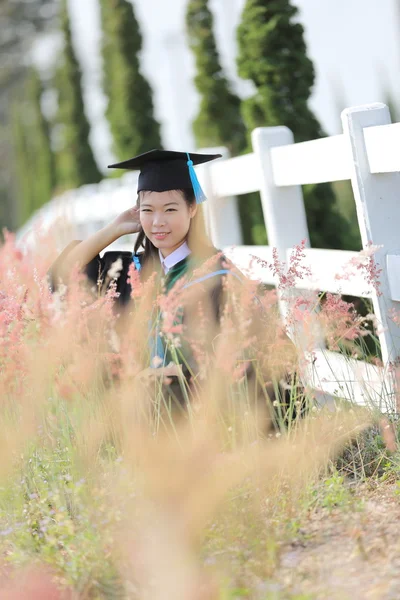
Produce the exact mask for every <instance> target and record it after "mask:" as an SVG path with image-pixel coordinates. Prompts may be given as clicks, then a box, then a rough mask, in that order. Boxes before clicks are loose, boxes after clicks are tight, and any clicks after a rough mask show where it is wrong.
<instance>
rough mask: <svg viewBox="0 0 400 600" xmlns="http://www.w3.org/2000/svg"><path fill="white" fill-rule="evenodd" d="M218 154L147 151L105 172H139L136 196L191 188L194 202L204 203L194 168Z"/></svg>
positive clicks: (218, 156)
mask: <svg viewBox="0 0 400 600" xmlns="http://www.w3.org/2000/svg"><path fill="white" fill-rule="evenodd" d="M221 156H222V155H221V154H194V153H191V154H189V153H188V152H173V151H170V150H150V151H149V152H145V153H144V154H139V156H135V157H134V158H130V159H129V160H124V161H123V162H119V163H115V164H113V165H109V167H108V168H109V169H129V170H131V171H140V175H139V183H138V192H141V191H142V190H148V191H151V192H167V191H169V190H180V189H185V188H193V191H194V195H195V197H196V202H197V203H198V204H200V203H201V202H204V200H207V198H206V196H205V194H204V192H203V190H202V189H201V185H200V182H199V180H198V178H197V175H196V171H195V170H194V165H201V164H203V163H206V162H209V161H210V160H214V159H216V158H221Z"/></svg>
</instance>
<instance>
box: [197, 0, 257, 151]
mask: <svg viewBox="0 0 400 600" xmlns="http://www.w3.org/2000/svg"><path fill="white" fill-rule="evenodd" d="M186 27H187V33H188V39H189V45H190V48H191V50H192V51H193V53H194V56H195V59H196V68H197V74H196V77H195V80H194V81H195V85H196V88H197V91H198V92H199V94H200V98H201V100H200V109H199V113H198V115H197V117H196V119H195V120H194V121H193V132H194V135H195V138H196V143H197V146H198V147H203V148H204V147H210V146H226V147H227V148H229V150H230V152H231V153H232V154H233V155H237V154H239V153H240V152H242V151H243V150H244V149H245V147H246V127H245V125H244V122H243V118H242V115H241V110H240V105H241V100H240V98H239V97H238V96H236V95H235V94H234V93H233V92H232V90H231V89H230V85H229V82H228V80H227V78H226V77H225V75H224V72H223V69H222V66H221V64H220V58H219V54H218V50H217V45H216V42H215V37H214V32H213V15H212V12H211V10H210V8H209V5H208V0H189V3H188V6H187V13H186Z"/></svg>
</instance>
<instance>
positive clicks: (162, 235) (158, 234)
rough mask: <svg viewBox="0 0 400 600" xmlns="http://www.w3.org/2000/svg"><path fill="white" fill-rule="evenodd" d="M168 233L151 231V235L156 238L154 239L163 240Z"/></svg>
mask: <svg viewBox="0 0 400 600" xmlns="http://www.w3.org/2000/svg"><path fill="white" fill-rule="evenodd" d="M168 234H169V232H168V233H153V237H155V238H156V240H165V238H166V237H167V235H168Z"/></svg>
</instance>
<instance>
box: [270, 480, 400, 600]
mask: <svg viewBox="0 0 400 600" xmlns="http://www.w3.org/2000/svg"><path fill="white" fill-rule="evenodd" d="M395 491H396V488H395V486H394V485H389V484H381V485H380V486H379V487H377V488H376V489H375V490H371V489H367V487H366V486H363V487H361V488H359V489H358V490H357V493H356V498H357V499H358V498H359V499H361V500H362V504H363V506H362V508H361V510H359V511H357V510H356V511H353V510H346V509H340V508H338V509H335V510H334V511H332V512H328V511H327V510H325V509H324V510H318V511H316V512H315V514H313V515H311V516H310V519H309V520H308V521H307V523H306V524H305V526H304V527H303V528H302V529H301V531H300V533H299V536H298V539H296V540H294V542H292V543H291V544H290V545H288V546H285V547H284V548H283V552H282V555H281V567H280V569H279V573H278V581H279V583H280V585H281V586H282V588H283V589H285V590H288V589H290V590H291V592H292V593H293V595H295V594H297V595H300V594H303V595H305V598H308V597H310V598H313V599H314V598H316V599H318V600H324V599H329V600H331V599H332V600H339V599H340V600H364V599H365V600H400V497H397V496H396V494H395ZM289 597H290V596H289ZM295 597H296V596H295Z"/></svg>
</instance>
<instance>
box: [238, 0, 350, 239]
mask: <svg viewBox="0 0 400 600" xmlns="http://www.w3.org/2000/svg"><path fill="white" fill-rule="evenodd" d="M297 17H298V9H297V8H296V7H295V6H294V5H293V4H292V2H291V1H290V0H269V1H268V2H265V0H247V2H246V4H245V6H244V9H243V13H242V20H241V23H240V25H239V28H238V32H237V39H238V44H239V55H238V58H237V65H238V70H239V75H240V76H241V77H242V78H243V79H249V80H251V81H252V82H253V83H254V85H255V88H256V93H255V95H254V96H251V97H250V98H247V99H246V100H244V102H243V116H244V120H245V123H246V126H247V128H248V131H252V130H253V129H255V128H256V127H273V126H281V125H285V126H286V127H288V128H289V129H291V131H292V132H293V134H294V138H295V141H296V142H304V141H306V140H312V139H317V138H320V137H323V135H324V132H323V131H322V129H321V126H320V124H319V122H318V120H317V119H316V117H315V115H314V114H313V113H312V111H311V109H310V108H309V105H308V101H309V97H310V94H311V90H312V87H313V84H314V79H315V73H314V67H313V64H312V62H311V60H310V59H309V58H308V57H307V49H306V44H305V40H304V29H303V26H302V25H301V23H299V21H298V19H297ZM303 191H304V201H305V206H306V214H307V223H308V228H309V232H310V240H311V245H312V246H313V247H317V248H341V249H348V248H349V245H348V244H349V238H350V228H349V223H348V222H347V221H346V220H345V219H344V218H343V216H342V215H341V214H340V212H339V210H338V205H337V202H336V200H335V195H334V192H333V190H332V186H331V185H330V184H328V183H324V184H319V185H314V184H312V185H307V186H304V189H303ZM251 210H252V211H253V212H256V211H257V215H258V220H259V222H260V223H262V214H261V211H260V206H259V205H257V203H254V202H253V204H252V206H251Z"/></svg>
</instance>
